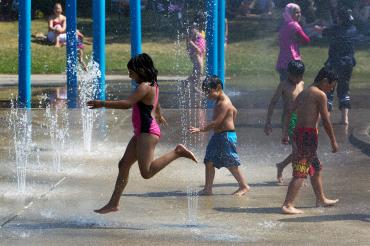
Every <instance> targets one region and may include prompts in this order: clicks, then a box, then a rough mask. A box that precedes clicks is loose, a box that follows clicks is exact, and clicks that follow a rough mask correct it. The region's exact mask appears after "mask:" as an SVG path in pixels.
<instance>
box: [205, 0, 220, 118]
mask: <svg viewBox="0 0 370 246" xmlns="http://www.w3.org/2000/svg"><path fill="white" fill-rule="evenodd" d="M206 9H207V25H206V43H207V56H206V57H207V60H206V62H207V67H206V68H207V70H206V74H207V75H218V70H217V69H218V66H217V60H218V59H217V57H218V48H217V47H218V45H217V40H218V31H217V30H218V15H217V12H218V0H207V2H206ZM213 107H214V103H213V102H212V101H210V100H207V108H213ZM209 112H210V111H209ZM208 118H210V117H208Z"/></svg>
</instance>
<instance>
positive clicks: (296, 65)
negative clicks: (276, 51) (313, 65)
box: [288, 60, 305, 76]
mask: <svg viewBox="0 0 370 246" xmlns="http://www.w3.org/2000/svg"><path fill="white" fill-rule="evenodd" d="M304 71H305V66H304V64H303V62H302V61H299V60H295V61H291V62H289V64H288V73H289V74H292V75H294V76H303V74H304Z"/></svg>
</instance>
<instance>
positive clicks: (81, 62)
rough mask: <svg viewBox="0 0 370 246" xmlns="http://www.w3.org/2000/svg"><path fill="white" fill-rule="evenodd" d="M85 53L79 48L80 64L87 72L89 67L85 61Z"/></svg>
mask: <svg viewBox="0 0 370 246" xmlns="http://www.w3.org/2000/svg"><path fill="white" fill-rule="evenodd" d="M83 56H84V52H83V49H82V48H79V49H78V61H79V62H80V64H81V65H82V68H83V69H84V70H85V71H87V66H86V63H85V61H84V58H83Z"/></svg>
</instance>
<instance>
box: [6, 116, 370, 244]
mask: <svg viewBox="0 0 370 246" xmlns="http://www.w3.org/2000/svg"><path fill="white" fill-rule="evenodd" d="M0 112H1V113H0V120H1V126H2V127H1V135H0V136H1V137H0V151H1V152H0V153H1V157H0V161H1V166H0V171H1V172H0V173H1V176H0V203H1V206H0V225H2V227H1V229H0V238H1V245H250V244H251V245H368V244H369V242H370V234H369V231H370V178H369V177H370V168H369V164H370V163H369V162H370V158H369V157H368V156H366V155H365V154H363V153H362V152H361V151H360V150H358V149H357V148H356V147H354V146H352V145H351V144H350V143H349V141H348V134H350V132H351V129H352V128H353V127H356V126H357V125H359V124H363V123H364V122H370V110H368V109H358V110H352V111H351V115H350V120H351V121H350V122H351V125H350V127H349V129H345V127H344V126H342V125H338V124H336V122H338V121H339V112H338V111H334V113H333V122H334V123H335V124H334V128H335V133H336V135H337V139H338V142H339V144H340V151H339V153H336V154H332V153H331V151H330V144H329V141H328V137H327V136H326V135H325V133H324V130H323V129H320V133H319V136H320V139H319V143H320V145H319V157H320V159H321V162H322V164H323V166H324V168H323V178H324V189H325V192H326V194H327V196H328V197H329V198H339V199H340V202H339V204H338V205H337V206H336V207H332V208H315V206H314V205H315V199H314V194H313V192H312V189H311V187H310V185H309V183H308V185H307V186H306V187H303V188H302V189H301V192H300V194H299V197H298V198H297V202H296V205H297V206H298V207H300V208H302V209H303V210H304V212H305V214H303V215H294V216H287V215H282V214H280V206H281V204H282V202H283V200H284V197H285V194H286V190H287V186H278V185H276V183H275V180H276V179H275V176H276V169H275V163H277V162H279V161H281V160H282V159H283V158H284V157H285V156H287V155H288V154H289V152H290V147H289V146H283V145H281V144H280V135H281V129H280V128H279V124H278V122H279V118H280V112H279V110H277V112H276V113H275V115H274V116H275V117H274V122H275V123H276V124H275V126H276V128H274V131H273V134H272V136H270V137H267V136H265V135H264V133H263V128H262V127H263V125H262V122H263V121H264V117H265V110H262V109H241V110H239V115H238V122H237V134H238V142H239V148H238V151H239V153H240V156H241V160H242V163H243V164H242V170H243V172H244V173H245V174H246V176H247V179H248V183H249V185H250V186H251V188H252V189H251V191H250V192H249V193H248V194H247V195H246V196H244V197H234V196H232V195H230V194H231V193H232V192H233V191H235V190H236V189H237V184H236V182H235V180H234V179H233V177H232V176H231V175H230V174H229V173H228V171H226V170H217V171H216V178H215V186H214V191H213V192H214V195H213V196H210V197H199V198H198V209H197V214H196V223H195V225H192V226H189V225H188V221H187V220H188V216H189V215H188V213H189V211H188V198H187V193H186V191H187V187H194V188H198V189H201V188H202V185H203V182H204V166H203V164H202V158H203V156H204V151H205V147H206V143H207V140H208V136H207V135H203V136H198V137H192V138H190V137H186V135H184V134H185V132H184V131H183V130H182V129H181V128H186V127H188V126H187V125H182V124H181V123H180V121H181V120H180V119H181V117H180V115H181V114H182V113H184V112H183V111H180V110H175V109H174V110H165V111H164V113H165V116H166V117H167V119H168V121H169V126H168V127H166V128H162V132H163V136H162V138H161V142H160V143H159V145H158V148H157V150H156V155H157V156H158V155H160V154H161V153H164V152H166V151H168V150H170V149H172V148H173V147H174V146H175V145H176V143H179V142H181V141H182V139H183V140H185V141H186V143H185V144H187V145H188V146H189V148H191V149H192V150H194V151H195V152H196V155H197V157H198V159H199V160H200V163H199V164H194V163H192V162H190V161H188V160H185V159H179V160H177V161H175V162H174V163H173V164H171V165H170V166H168V167H167V168H166V169H164V170H163V171H162V172H160V173H159V174H158V175H156V176H155V177H154V178H152V179H150V180H144V179H142V178H141V176H140V172H139V170H138V167H137V165H135V166H134V167H133V168H132V171H131V176H130V181H129V185H128V186H127V189H126V191H125V192H124V195H123V196H122V198H121V206H120V211H118V212H115V213H111V214H108V215H98V214H96V213H94V212H93V210H94V209H97V208H100V207H101V206H103V205H104V204H105V203H106V202H107V201H108V199H109V198H110V195H111V192H112V189H113V186H114V182H115V179H116V175H117V163H118V160H119V159H120V157H121V156H122V154H123V151H124V149H125V146H126V144H127V143H128V141H129V139H130V137H131V136H132V128H131V118H130V112H129V111H119V110H114V111H113V110H107V111H106V112H105V116H104V114H103V115H102V116H101V117H99V119H97V120H96V121H95V125H94V134H93V143H92V151H91V152H90V153H88V152H86V151H84V149H83V144H82V139H81V137H82V133H81V130H79V129H80V128H81V123H80V122H79V111H73V112H70V121H71V122H73V123H71V124H70V125H71V130H70V136H71V138H70V139H69V140H68V143H69V144H68V147H67V149H66V151H65V152H64V154H63V155H62V164H61V166H62V169H61V171H60V172H56V171H55V170H54V169H53V167H52V164H50V163H51V162H52V153H51V152H52V151H51V150H52V147H51V146H50V142H49V141H50V140H49V136H47V134H45V133H44V132H45V129H44V128H42V127H41V126H42V122H43V121H44V118H43V117H44V116H43V110H33V111H32V112H33V118H32V119H33V147H32V148H33V150H35V149H39V150H40V152H39V159H37V158H36V155H35V151H33V154H32V155H31V159H30V163H29V168H28V170H27V188H26V192H25V193H24V194H20V193H18V192H17V191H16V186H17V184H16V175H15V164H14V159H13V157H11V153H12V145H11V142H12V141H11V137H10V135H9V134H10V131H9V130H8V129H7V127H6V118H7V113H8V110H2V111H0ZM192 114H193V115H197V117H199V118H205V115H206V113H199V112H198V113H197V112H195V110H193V112H192ZM105 125H107V126H108V128H105V127H103V126H105ZM290 176H291V167H288V168H287V169H286V170H285V171H284V178H285V181H286V183H288V182H289V180H290ZM307 182H308V181H307ZM190 212H191V213H193V214H194V211H190ZM193 224H194V223H193Z"/></svg>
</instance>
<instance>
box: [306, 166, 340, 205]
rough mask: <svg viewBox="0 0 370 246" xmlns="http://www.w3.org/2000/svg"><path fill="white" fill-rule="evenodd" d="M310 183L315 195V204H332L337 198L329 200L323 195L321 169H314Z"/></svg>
mask: <svg viewBox="0 0 370 246" xmlns="http://www.w3.org/2000/svg"><path fill="white" fill-rule="evenodd" d="M311 185H312V188H313V190H314V192H315V195H316V206H317V207H319V206H324V207H327V206H333V205H334V204H336V203H337V202H338V201H339V199H335V200H330V199H328V198H326V197H325V195H324V190H323V188H322V178H321V171H316V172H315V174H314V176H312V177H311Z"/></svg>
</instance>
